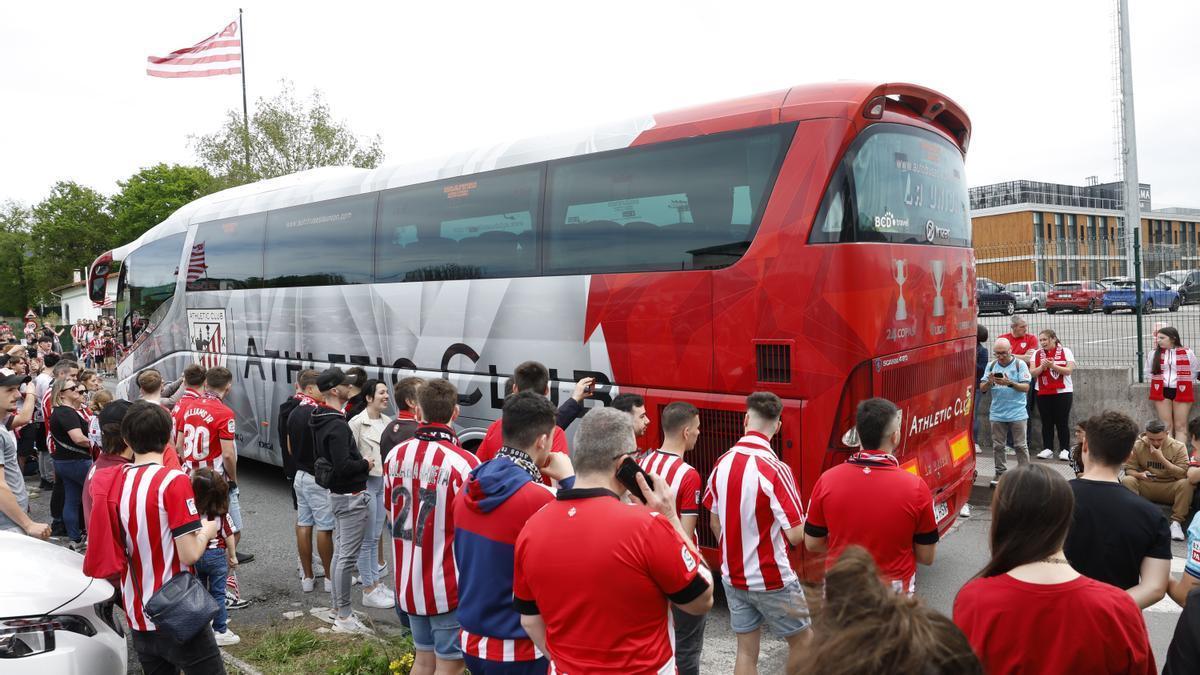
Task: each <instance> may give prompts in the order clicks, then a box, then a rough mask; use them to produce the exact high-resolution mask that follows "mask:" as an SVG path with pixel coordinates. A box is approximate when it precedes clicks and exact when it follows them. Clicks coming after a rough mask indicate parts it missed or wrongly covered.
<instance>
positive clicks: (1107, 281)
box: [1100, 277, 1129, 290]
mask: <svg viewBox="0 0 1200 675" xmlns="http://www.w3.org/2000/svg"><path fill="white" fill-rule="evenodd" d="M1121 281H1129V277H1104V278H1103V279H1101V280H1100V285H1101V286H1103V287H1104V290H1108V289H1110V288H1112V287H1113V284H1115V283H1118V282H1121Z"/></svg>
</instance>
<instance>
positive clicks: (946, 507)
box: [933, 502, 950, 523]
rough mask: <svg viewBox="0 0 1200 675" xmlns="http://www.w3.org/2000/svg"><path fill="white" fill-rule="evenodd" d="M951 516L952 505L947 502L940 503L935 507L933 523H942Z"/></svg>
mask: <svg viewBox="0 0 1200 675" xmlns="http://www.w3.org/2000/svg"><path fill="white" fill-rule="evenodd" d="M948 515H950V504H948V503H947V502H938V503H936V504H934V505H933V522H935V523H940V522H942V521H943V520H945V519H946V516H948Z"/></svg>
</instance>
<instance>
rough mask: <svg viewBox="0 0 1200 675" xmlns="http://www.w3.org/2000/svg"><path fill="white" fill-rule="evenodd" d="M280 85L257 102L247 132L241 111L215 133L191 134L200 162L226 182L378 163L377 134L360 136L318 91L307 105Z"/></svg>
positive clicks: (228, 115) (285, 83)
mask: <svg viewBox="0 0 1200 675" xmlns="http://www.w3.org/2000/svg"><path fill="white" fill-rule="evenodd" d="M280 84H281V87H282V89H281V91H280V92H279V93H278V94H277V95H276V96H275V97H274V98H272V99H269V100H268V99H265V98H260V99H258V101H257V102H256V103H255V111H254V114H253V115H251V116H250V129H249V136H248V137H247V133H246V128H245V126H244V125H243V117H242V114H241V112H239V111H237V110H230V111H228V112H227V113H226V119H225V124H224V125H223V126H222V127H221V129H220V130H218V131H216V132H215V133H211V134H206V135H203V136H191V137H190V140H191V143H192V146H193V148H194V149H195V151H196V156H197V157H198V158H199V160H200V163H201V164H202V165H204V167H205V168H207V169H208V170H209V171H210V172H211V173H212V174H213V175H214V176H217V177H219V178H220V179H221V181H222V182H223V183H224V184H225V186H230V185H241V184H243V183H250V182H253V181H256V180H261V179H264V178H274V177H276V176H284V175H287V174H289V173H295V172H297V171H304V170H306V169H314V168H316V167H320V166H345V165H350V166H357V167H362V168H374V167H376V166H379V162H380V161H382V160H383V149H382V147H381V146H382V140H381V139H380V137H379V136H378V135H376V136H374V137H370V138H366V139H364V140H360V139H359V136H358V135H356V134H355V133H354V132H353V131H351V130H350V127H349V126H348V125H347V124H346V122H344V121H341V120H337V119H334V117H333V113H332V112H331V111H330V109H329V105H328V104H327V103H325V99H324V98H323V97H322V95H321V92H320V91H319V90H314V91H313V94H312V97H311V98H310V100H309V101H308V104H307V105H305V103H304V102H302V101H300V100H299V99H297V98H296V93H295V90H294V88H293V86H292V83H291V82H289V81H287V80H282V81H281V83H280ZM247 146H249V149H250V158H249V163H247V161H246V147H247Z"/></svg>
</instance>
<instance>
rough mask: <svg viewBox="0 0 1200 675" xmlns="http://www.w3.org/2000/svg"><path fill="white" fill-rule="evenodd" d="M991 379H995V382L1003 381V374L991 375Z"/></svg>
mask: <svg viewBox="0 0 1200 675" xmlns="http://www.w3.org/2000/svg"><path fill="white" fill-rule="evenodd" d="M992 378H993V379H996V380H1003V379H1004V373H992Z"/></svg>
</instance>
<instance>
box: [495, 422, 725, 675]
mask: <svg viewBox="0 0 1200 675" xmlns="http://www.w3.org/2000/svg"><path fill="white" fill-rule="evenodd" d="M636 449H637V448H636V444H635V442H634V437H633V420H632V419H631V418H630V416H629V414H628V413H625V412H621V411H620V410H614V409H612V408H597V409H595V410H592V411H591V412H589V413H588V414H587V416H586V417H584V418H583V421H582V422H581V423H580V427H579V433H578V435H577V436H576V437H575V443H574V447H573V448H572V450H571V462H572V464H573V465H574V468H575V485H574V487H572V488H571V489H562V490H559V491H558V494H557V495H556V496H555V500H554V501H553V502H552V503H550V504H547V505H546V506H545V507H544V508H543V509H542V510H540V511H538V512H537V513H536V514H535V515H534V516H533V517H532V518H530V519H529V522H527V523H526V524H525V527H524V529H523V530H522V531H521V534H520V536H519V537H518V538H517V548H516V556H515V561H514V567H515V574H514V578H513V600H512V601H513V606H514V607H515V608H516V610H517V611H518V612H519V613H520V614H521V626H522V627H523V628H524V629H525V632H526V633H527V634H528V635H529V637H530V639H532V640H533V642H534V644H535V645H536V646H537V647H538V649H539V650H541V651H542V652H543V653H544V654H547V655H549V657H550V660H551V661H553V662H554V666H555V670H556V671H557V672H570V673H613V674H616V673H665V672H674V671H675V654H674V652H673V650H672V646H671V641H670V638H669V613H668V610H667V607H668V604H674V605H675V606H677V607H679V608H680V609H682V610H683V611H685V612H688V613H691V614H704V613H705V612H707V611H708V610H709V609H710V608H711V607H712V591H713V589H712V580H711V574H710V573H709V572H708V569H707V568H706V567H705V566H704V561H703V558H701V557H700V553H699V551H698V550H697V549H696V548H695V545H694V544H693V543H692V542H690V541H688V540H687V539H686V538H685V536H684V533H683V527H682V526H681V525H680V523H679V517H678V516H677V515H676V513H675V503H674V501H675V500H674V497H673V495H672V494H671V491H670V488H669V487H668V486H667V483H666V481H664V480H663V479H662V478H659V477H657V476H654V475H652V474H645V473H644V472H641V469H640V468H638V467H637V465H636V463H633V459H632V457H631V455H632V454H633V453H634V452H636ZM628 464H633V466H634V468H635V469H636V471H634V472H633V473H634V474H635V475H634V478H633V481H634V482H633V484H632V485H633V487H636V488H637V491H638V492H639V493H640V494H642V495H643V496H644V497H645V498H646V503H645V505H644V506H642V505H635V506H629V505H626V504H623V503H622V502H621V501H620V499H619V498H618V497H617V494H618V493H619V492H624V491H625V490H627V489H630V486H629V485H624V484H622V483H621V481H620V480H618V478H617V475H618V469H619V467H621V466H623V465H628ZM631 491H632V490H631ZM559 570H570V573H560V572H558V571H559Z"/></svg>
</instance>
